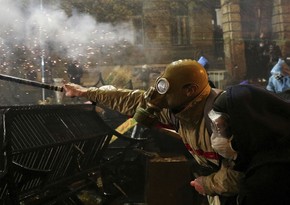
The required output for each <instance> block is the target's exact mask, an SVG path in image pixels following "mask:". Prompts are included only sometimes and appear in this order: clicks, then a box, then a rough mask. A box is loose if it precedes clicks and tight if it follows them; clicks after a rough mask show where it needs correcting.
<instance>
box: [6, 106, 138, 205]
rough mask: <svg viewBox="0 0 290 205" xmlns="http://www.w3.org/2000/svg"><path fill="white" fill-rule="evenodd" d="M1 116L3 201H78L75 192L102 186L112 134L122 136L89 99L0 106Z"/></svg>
mask: <svg viewBox="0 0 290 205" xmlns="http://www.w3.org/2000/svg"><path fill="white" fill-rule="evenodd" d="M0 116H1V117H0V120H1V122H0V131H1V133H0V203H1V204H7V205H8V204H13V205H14V204H80V202H79V199H78V198H77V196H76V193H78V192H79V191H80V190H82V189H84V188H85V187H88V186H91V185H92V184H93V185H95V186H96V188H98V186H100V187H101V185H98V184H97V183H96V182H97V181H98V177H99V172H100V167H101V166H102V164H103V163H104V162H103V160H102V155H103V153H104V151H105V150H106V148H107V146H108V144H109V142H110V140H111V137H112V136H113V135H116V136H118V137H121V138H123V137H124V136H122V135H120V134H119V133H117V132H116V131H115V130H114V129H112V128H111V127H110V126H108V125H107V123H105V122H104V121H103V119H102V118H101V117H100V116H99V115H98V114H97V113H96V112H95V110H94V108H93V106H92V105H46V106H15V107H2V108H1V107H0ZM128 140H131V141H132V142H134V140H133V139H128ZM100 187H99V188H100Z"/></svg>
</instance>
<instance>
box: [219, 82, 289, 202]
mask: <svg viewBox="0 0 290 205" xmlns="http://www.w3.org/2000/svg"><path fill="white" fill-rule="evenodd" d="M214 109H215V110H216V111H220V112H225V113H228V114H229V116H230V123H231V132H232V134H233V139H232V147H233V149H234V150H236V151H237V153H238V157H237V159H236V161H235V167H234V168H235V170H237V171H242V172H244V173H245V178H244V180H243V181H242V182H241V184H240V193H239V204H241V205H252V204H261V203H262V201H263V204H267V205H268V204H269V205H270V204H290V196H289V193H290V187H289V183H290V179H289V177H288V174H289V173H290V128H289V126H290V103H289V101H288V102H287V101H286V100H283V99H281V98H280V97H278V96H277V95H275V94H273V93H271V92H268V91H267V90H265V89H264V88H261V87H256V86H253V85H237V86H233V87H230V88H228V89H227V92H226V94H225V95H222V96H220V97H219V98H218V99H217V101H216V102H215V106H214ZM279 201H281V203H280V202H279Z"/></svg>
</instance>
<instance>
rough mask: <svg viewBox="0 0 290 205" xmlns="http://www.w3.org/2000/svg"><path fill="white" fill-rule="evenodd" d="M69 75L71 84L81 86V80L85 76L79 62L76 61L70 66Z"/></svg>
mask: <svg viewBox="0 0 290 205" xmlns="http://www.w3.org/2000/svg"><path fill="white" fill-rule="evenodd" d="M67 74H68V77H69V80H70V82H72V83H76V84H80V83H81V78H82V76H83V68H82V66H81V65H80V64H79V63H78V61H76V60H75V61H73V62H72V63H70V64H68V67H67Z"/></svg>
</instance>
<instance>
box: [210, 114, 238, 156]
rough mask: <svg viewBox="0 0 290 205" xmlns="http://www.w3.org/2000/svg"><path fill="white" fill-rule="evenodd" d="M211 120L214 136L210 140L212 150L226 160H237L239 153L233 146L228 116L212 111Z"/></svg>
mask: <svg viewBox="0 0 290 205" xmlns="http://www.w3.org/2000/svg"><path fill="white" fill-rule="evenodd" d="M209 118H210V119H211V121H212V123H211V128H212V135H211V138H210V140H211V146H212V148H213V149H214V150H215V151H216V152H217V153H218V154H219V155H221V156H223V157H224V158H227V159H233V160H234V159H236V158H237V152H236V151H235V150H233V148H232V146H231V140H232V136H231V133H230V132H229V122H228V121H229V118H228V116H227V115H226V114H224V113H220V112H215V111H214V110H211V111H210V112H209Z"/></svg>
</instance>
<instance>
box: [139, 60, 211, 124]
mask: <svg viewBox="0 0 290 205" xmlns="http://www.w3.org/2000/svg"><path fill="white" fill-rule="evenodd" d="M190 85H192V86H194V93H193V94H192V95H190V96H189V95H188V94H187V93H186V90H187V86H190ZM207 86H208V76H207V72H206V70H205V69H204V68H203V67H202V66H201V65H200V64H199V63H198V62H197V61H194V60H178V61H174V62H172V63H170V64H169V65H168V66H167V67H166V68H165V71H164V73H163V74H162V75H161V76H159V77H158V78H157V79H156V81H155V85H154V87H151V88H150V89H149V90H147V91H146V92H145V100H146V107H145V108H139V109H137V112H136V113H135V115H134V118H135V119H136V121H137V122H140V123H142V124H144V125H149V126H150V125H151V126H152V125H153V124H154V123H156V122H157V117H156V116H155V115H154V114H156V113H158V112H160V111H161V110H162V109H163V108H166V109H170V110H178V111H180V110H182V108H183V107H184V106H186V104H187V103H188V102H189V101H190V100H192V99H193V98H195V97H196V96H198V95H199V94H200V93H201V92H202V91H203V90H204V89H205V88H206V87H207Z"/></svg>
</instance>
